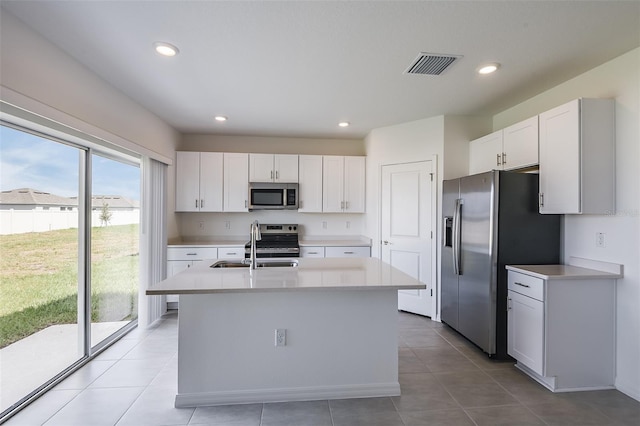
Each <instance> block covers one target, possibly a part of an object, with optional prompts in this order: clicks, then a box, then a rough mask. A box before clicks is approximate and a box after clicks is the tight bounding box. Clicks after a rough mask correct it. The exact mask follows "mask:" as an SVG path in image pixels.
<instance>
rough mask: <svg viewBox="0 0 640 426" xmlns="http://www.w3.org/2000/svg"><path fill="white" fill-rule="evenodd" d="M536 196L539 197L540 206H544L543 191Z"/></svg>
mask: <svg viewBox="0 0 640 426" xmlns="http://www.w3.org/2000/svg"><path fill="white" fill-rule="evenodd" d="M538 197H539V198H540V200H539V202H540V207H544V193H542V192H541V193H540V194H538Z"/></svg>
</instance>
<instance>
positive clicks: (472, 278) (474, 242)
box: [440, 171, 560, 359]
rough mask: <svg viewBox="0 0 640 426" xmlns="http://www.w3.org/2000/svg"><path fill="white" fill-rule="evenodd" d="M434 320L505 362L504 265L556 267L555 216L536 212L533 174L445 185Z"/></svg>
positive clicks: (497, 174) (496, 175)
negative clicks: (437, 310)
mask: <svg viewBox="0 0 640 426" xmlns="http://www.w3.org/2000/svg"><path fill="white" fill-rule="evenodd" d="M442 215H443V232H444V235H443V247H442V257H441V262H442V264H441V272H442V275H441V277H442V279H441V291H442V292H441V311H440V313H441V319H442V321H443V322H445V323H446V324H447V325H449V326H450V327H452V328H454V329H455V330H457V331H458V332H459V333H460V334H462V335H463V336H465V337H466V338H467V339H469V340H470V341H471V342H473V343H475V344H476V345H477V346H479V347H480V348H481V349H482V350H483V351H485V352H486V353H487V354H489V356H491V357H495V358H498V359H503V358H507V356H508V355H507V271H506V270H505V265H514V264H520V265H522V264H557V263H559V261H560V216H559V215H541V214H539V213H538V175H537V174H529V173H516V172H505V171H492V172H487V173H481V174H477V175H473V176H466V177H463V178H460V179H453V180H446V181H444V183H443V196H442Z"/></svg>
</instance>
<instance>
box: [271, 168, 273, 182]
mask: <svg viewBox="0 0 640 426" xmlns="http://www.w3.org/2000/svg"><path fill="white" fill-rule="evenodd" d="M271 179H272V180H273V170H271Z"/></svg>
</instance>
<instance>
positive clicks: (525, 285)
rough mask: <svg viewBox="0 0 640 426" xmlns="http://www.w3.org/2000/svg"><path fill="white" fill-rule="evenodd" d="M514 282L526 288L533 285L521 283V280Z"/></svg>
mask: <svg viewBox="0 0 640 426" xmlns="http://www.w3.org/2000/svg"><path fill="white" fill-rule="evenodd" d="M514 284H515V285H519V286H520V287H526V288H530V287H531V286H530V285H528V284H522V283H519V282H517V281H515V282H514Z"/></svg>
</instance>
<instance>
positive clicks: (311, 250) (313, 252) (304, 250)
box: [300, 247, 324, 257]
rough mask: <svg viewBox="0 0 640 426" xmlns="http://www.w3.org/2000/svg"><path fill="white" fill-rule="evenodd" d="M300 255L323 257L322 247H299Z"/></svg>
mask: <svg viewBox="0 0 640 426" xmlns="http://www.w3.org/2000/svg"><path fill="white" fill-rule="evenodd" d="M300 257H324V247H300Z"/></svg>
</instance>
